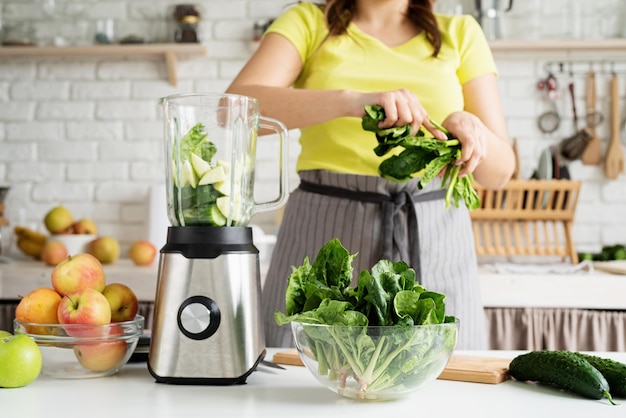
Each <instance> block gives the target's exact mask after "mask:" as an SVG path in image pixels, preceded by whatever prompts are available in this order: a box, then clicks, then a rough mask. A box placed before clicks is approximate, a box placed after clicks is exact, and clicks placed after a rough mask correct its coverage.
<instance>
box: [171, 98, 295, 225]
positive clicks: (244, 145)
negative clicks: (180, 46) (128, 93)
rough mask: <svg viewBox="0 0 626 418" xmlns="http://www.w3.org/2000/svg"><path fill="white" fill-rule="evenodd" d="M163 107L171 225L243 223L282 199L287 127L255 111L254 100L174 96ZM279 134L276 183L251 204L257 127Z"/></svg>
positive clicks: (285, 194)
mask: <svg viewBox="0 0 626 418" xmlns="http://www.w3.org/2000/svg"><path fill="white" fill-rule="evenodd" d="M161 104H162V105H163V110H164V116H165V117H164V122H165V136H166V150H165V165H166V198H167V215H168V219H169V221H170V223H171V224H172V226H213V227H223V226H246V225H247V224H248V222H249V221H250V219H251V218H252V216H253V215H254V214H256V213H260V212H265V211H270V210H274V209H278V208H279V207H281V206H282V205H283V204H284V203H285V201H286V200H287V192H286V186H287V170H286V167H287V162H288V161H287V158H288V152H287V142H286V141H287V139H288V132H287V128H286V127H285V126H284V125H283V124H282V123H281V122H279V121H278V120H275V119H272V118H267V117H263V116H261V115H260V114H259V104H258V101H257V100H256V99H254V98H252V97H247V96H240V95H233V94H217V93H216V94H176V95H172V96H167V97H164V98H162V99H161ZM261 128H262V129H267V130H271V131H274V132H276V133H277V134H278V136H279V144H280V147H279V159H278V160H279V167H278V169H279V178H280V182H279V187H278V196H277V197H276V199H274V200H270V201H266V202H255V200H254V175H255V159H256V144H257V135H258V130H259V129H261Z"/></svg>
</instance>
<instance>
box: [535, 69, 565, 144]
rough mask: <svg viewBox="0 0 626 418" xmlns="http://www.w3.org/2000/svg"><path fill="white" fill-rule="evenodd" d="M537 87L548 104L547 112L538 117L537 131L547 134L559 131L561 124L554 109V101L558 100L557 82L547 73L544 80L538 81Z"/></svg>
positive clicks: (559, 117)
mask: <svg viewBox="0 0 626 418" xmlns="http://www.w3.org/2000/svg"><path fill="white" fill-rule="evenodd" d="M537 87H538V88H539V89H540V90H542V91H543V92H544V93H545V95H546V98H547V99H548V103H549V104H550V110H547V111H545V112H543V113H542V114H541V115H539V118H538V119H537V125H538V126H539V130H541V132H543V133H544V134H549V133H552V132H554V131H556V130H557V129H559V126H560V124H561V116H560V115H559V112H558V111H557V107H556V99H557V98H558V88H559V86H558V82H557V80H556V77H555V76H554V74H552V73H548V76H547V77H546V78H545V79H543V80H539V82H538V83H537Z"/></svg>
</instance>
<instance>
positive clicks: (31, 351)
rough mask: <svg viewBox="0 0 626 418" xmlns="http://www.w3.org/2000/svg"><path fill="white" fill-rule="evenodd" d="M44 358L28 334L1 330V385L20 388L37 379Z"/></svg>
mask: <svg viewBox="0 0 626 418" xmlns="http://www.w3.org/2000/svg"><path fill="white" fill-rule="evenodd" d="M41 366H42V358H41V351H40V350H39V346H37V343H36V342H35V341H33V340H32V339H31V338H30V337H29V336H28V335H25V334H16V335H12V334H11V333H9V332H7V331H0V387H3V388H19V387H22V386H26V385H28V384H29V383H31V382H32V381H33V380H35V379H37V377H38V376H39V373H41Z"/></svg>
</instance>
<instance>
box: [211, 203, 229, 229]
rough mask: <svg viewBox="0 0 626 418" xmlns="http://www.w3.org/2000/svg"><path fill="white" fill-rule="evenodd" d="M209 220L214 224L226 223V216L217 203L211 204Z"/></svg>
mask: <svg viewBox="0 0 626 418" xmlns="http://www.w3.org/2000/svg"><path fill="white" fill-rule="evenodd" d="M209 222H210V223H211V224H213V225H214V226H224V225H226V217H225V216H224V215H222V212H221V211H220V210H219V208H218V207H217V205H211V207H210V208H209Z"/></svg>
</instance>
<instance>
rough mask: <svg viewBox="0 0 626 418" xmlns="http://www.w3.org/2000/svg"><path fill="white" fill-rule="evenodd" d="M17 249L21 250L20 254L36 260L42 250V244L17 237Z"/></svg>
mask: <svg viewBox="0 0 626 418" xmlns="http://www.w3.org/2000/svg"><path fill="white" fill-rule="evenodd" d="M17 248H19V249H20V250H22V252H23V253H24V254H26V255H29V256H31V257H35V258H36V259H39V258H41V250H42V248H43V244H40V243H38V242H35V241H33V240H30V239H27V238H22V237H18V238H17Z"/></svg>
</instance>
